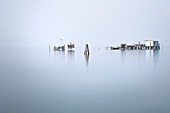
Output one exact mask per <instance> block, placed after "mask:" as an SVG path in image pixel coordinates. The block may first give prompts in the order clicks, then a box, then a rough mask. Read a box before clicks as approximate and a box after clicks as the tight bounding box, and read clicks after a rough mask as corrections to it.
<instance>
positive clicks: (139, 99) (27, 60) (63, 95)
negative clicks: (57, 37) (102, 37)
mask: <svg viewBox="0 0 170 113" xmlns="http://www.w3.org/2000/svg"><path fill="white" fill-rule="evenodd" d="M83 50H84V47H77V48H76V50H75V51H69V52H68V51H67V50H66V51H65V52H62V51H60V52H59V51H57V52H54V51H51V52H49V51H48V47H47V48H0V56H1V57H0V113H170V60H169V58H170V50H169V49H168V47H164V48H163V50H162V48H161V49H160V50H151V51H150V50H127V51H121V50H118V51H111V50H105V49H104V48H100V49H98V48H97V47H96V48H95V47H93V48H92V47H91V48H90V51H91V54H90V55H89V56H84V54H83Z"/></svg>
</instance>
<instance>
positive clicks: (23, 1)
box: [0, 0, 170, 46]
mask: <svg viewBox="0 0 170 113" xmlns="http://www.w3.org/2000/svg"><path fill="white" fill-rule="evenodd" d="M61 38H62V39H63V42H64V43H69V42H74V43H75V44H77V45H84V44H85V43H89V44H91V45H119V44H120V43H121V42H128V43H131V42H132V43H133V42H135V43H136V42H137V41H138V40H140V41H144V40H146V39H154V40H159V41H160V42H164V44H166V45H167V44H168V42H170V0H0V45H1V46H47V45H48V44H51V45H54V44H60V39H61Z"/></svg>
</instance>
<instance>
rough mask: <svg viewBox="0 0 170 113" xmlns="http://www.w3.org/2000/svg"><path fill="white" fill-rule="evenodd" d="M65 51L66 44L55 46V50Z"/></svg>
mask: <svg viewBox="0 0 170 113" xmlns="http://www.w3.org/2000/svg"><path fill="white" fill-rule="evenodd" d="M60 50H61V51H64V50H65V45H64V46H54V51H60Z"/></svg>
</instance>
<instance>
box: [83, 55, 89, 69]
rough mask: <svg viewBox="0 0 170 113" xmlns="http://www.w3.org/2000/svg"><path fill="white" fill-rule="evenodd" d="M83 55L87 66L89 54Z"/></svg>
mask: <svg viewBox="0 0 170 113" xmlns="http://www.w3.org/2000/svg"><path fill="white" fill-rule="evenodd" d="M84 56H85V61H86V65H87V67H88V64H89V54H84Z"/></svg>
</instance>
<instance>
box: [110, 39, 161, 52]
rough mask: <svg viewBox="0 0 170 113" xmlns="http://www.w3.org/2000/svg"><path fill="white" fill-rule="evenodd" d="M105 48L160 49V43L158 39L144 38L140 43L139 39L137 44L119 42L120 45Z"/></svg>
mask: <svg viewBox="0 0 170 113" xmlns="http://www.w3.org/2000/svg"><path fill="white" fill-rule="evenodd" d="M107 49H111V50H122V49H123V50H136V49H140V50H147V49H160V43H159V42H158V41H155V40H145V44H141V43H140V41H139V42H138V44H126V43H123V44H120V46H116V47H113V46H110V47H107Z"/></svg>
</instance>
